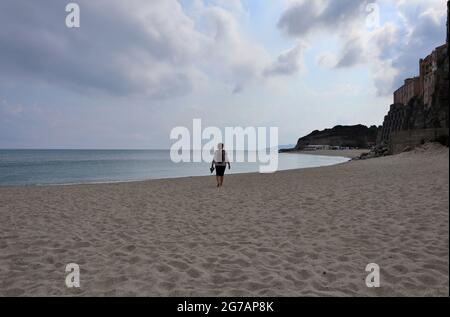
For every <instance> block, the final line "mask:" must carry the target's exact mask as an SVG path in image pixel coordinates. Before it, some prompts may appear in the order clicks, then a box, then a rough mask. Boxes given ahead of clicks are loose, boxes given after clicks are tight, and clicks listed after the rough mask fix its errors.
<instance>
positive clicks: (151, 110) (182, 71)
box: [0, 0, 446, 148]
mask: <svg viewBox="0 0 450 317" xmlns="http://www.w3.org/2000/svg"><path fill="white" fill-rule="evenodd" d="M75 2H76V3H78V4H79V6H80V9H81V20H80V22H81V25H80V28H70V29H69V28H67V27H66V25H65V19H66V15H67V13H66V12H65V6H66V5H67V4H68V3H69V1H63V0H41V1H34V0H2V1H0V148H168V147H169V146H170V144H171V141H170V139H169V134H170V131H171V129H172V128H174V127H176V126H186V127H191V126H192V119H194V118H201V119H202V121H203V125H204V127H206V126H217V127H219V128H224V127H228V126H231V127H235V126H242V127H247V126H255V127H258V126H266V127H279V135H280V143H281V144H283V143H284V144H287V143H295V142H296V140H297V138H298V137H300V136H302V135H305V134H307V133H309V132H310V131H312V130H315V129H323V128H326V127H332V126H335V125H338V124H342V125H345V124H358V123H362V124H366V125H372V124H376V125H379V124H381V123H382V120H383V117H384V115H385V113H386V112H387V109H388V107H389V105H390V103H391V100H392V97H391V95H392V92H393V90H394V89H395V88H396V87H397V86H399V85H400V84H401V82H402V80H403V79H404V78H405V77H408V76H412V75H415V74H417V73H418V59H419V58H420V57H422V56H425V55H427V54H428V53H429V52H430V51H431V50H432V49H433V48H434V47H436V46H438V45H440V44H442V43H444V42H445V21H446V20H445V19H446V3H445V1H444V0H428V1H423V0H391V1H388V0H378V1H376V2H374V1H364V0H339V1H335V0H317V1H310V0H305V1H302V0H278V1H275V0H178V1H177V0H164V1H163V0H127V1H124V0H123V1H122V0H78V1H75ZM377 16H379V19H377Z"/></svg>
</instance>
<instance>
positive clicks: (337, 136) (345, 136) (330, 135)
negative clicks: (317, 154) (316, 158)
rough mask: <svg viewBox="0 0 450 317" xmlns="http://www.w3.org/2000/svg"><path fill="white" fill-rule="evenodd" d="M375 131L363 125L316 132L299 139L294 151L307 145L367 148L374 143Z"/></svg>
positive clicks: (374, 127) (375, 129)
mask: <svg viewBox="0 0 450 317" xmlns="http://www.w3.org/2000/svg"><path fill="white" fill-rule="evenodd" d="M377 131H378V129H377V127H376V126H372V127H370V128H368V127H366V126H364V125H354V126H336V127H334V128H332V129H325V130H323V131H318V130H316V131H313V132H312V133H311V134H309V135H307V136H305V137H303V138H300V139H299V140H298V142H297V145H296V147H295V149H296V150H303V149H304V148H305V146H308V145H330V146H341V147H358V148H368V147H370V146H372V145H374V144H375V143H376V138H377Z"/></svg>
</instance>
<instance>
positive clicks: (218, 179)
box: [216, 176, 220, 187]
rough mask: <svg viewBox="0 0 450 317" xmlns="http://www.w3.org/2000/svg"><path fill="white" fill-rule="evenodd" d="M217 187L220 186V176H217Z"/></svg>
mask: <svg viewBox="0 0 450 317" xmlns="http://www.w3.org/2000/svg"><path fill="white" fill-rule="evenodd" d="M216 181H217V187H220V176H216Z"/></svg>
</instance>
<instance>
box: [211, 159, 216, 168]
mask: <svg viewBox="0 0 450 317" xmlns="http://www.w3.org/2000/svg"><path fill="white" fill-rule="evenodd" d="M215 163H216V161H214V160H213V161H212V162H211V168H214V164H215Z"/></svg>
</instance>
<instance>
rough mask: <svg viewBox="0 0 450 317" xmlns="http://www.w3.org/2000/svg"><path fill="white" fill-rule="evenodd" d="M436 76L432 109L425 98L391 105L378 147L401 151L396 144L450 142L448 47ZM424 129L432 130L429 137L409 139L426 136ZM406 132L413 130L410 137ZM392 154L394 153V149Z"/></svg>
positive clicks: (438, 60) (439, 62) (438, 63)
mask: <svg viewBox="0 0 450 317" xmlns="http://www.w3.org/2000/svg"><path fill="white" fill-rule="evenodd" d="M434 76H435V80H434V81H433V84H432V91H433V93H432V94H431V96H430V98H431V104H430V106H426V105H425V102H424V97H423V95H418V96H415V97H414V98H412V99H411V100H410V101H409V102H408V103H407V104H406V105H403V104H393V105H391V106H390V110H389V112H388V114H387V115H386V117H385V118H384V122H383V127H382V128H381V129H380V134H379V135H378V140H377V145H379V146H380V147H383V146H387V147H390V148H392V147H397V148H398V146H396V143H398V144H410V145H411V146H414V145H417V144H415V143H417V140H419V142H425V141H434V139H438V138H441V139H442V138H445V137H447V139H448V128H449V56H448V48H447V46H446V47H445V51H443V53H442V54H440V55H439V56H438V57H437V59H436V67H435V73H434ZM424 130H429V133H428V134H429V135H430V136H429V137H422V138H416V140H413V139H411V140H406V139H405V138H411V133H415V132H417V133H416V134H417V135H420V134H423V131H424ZM431 130H434V132H433V131H431ZM404 131H409V133H410V134H405V133H403V132H404ZM400 136H401V137H400ZM444 142H445V141H444ZM447 145H448V140H447ZM390 153H391V154H394V153H393V151H392V150H391V151H390Z"/></svg>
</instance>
